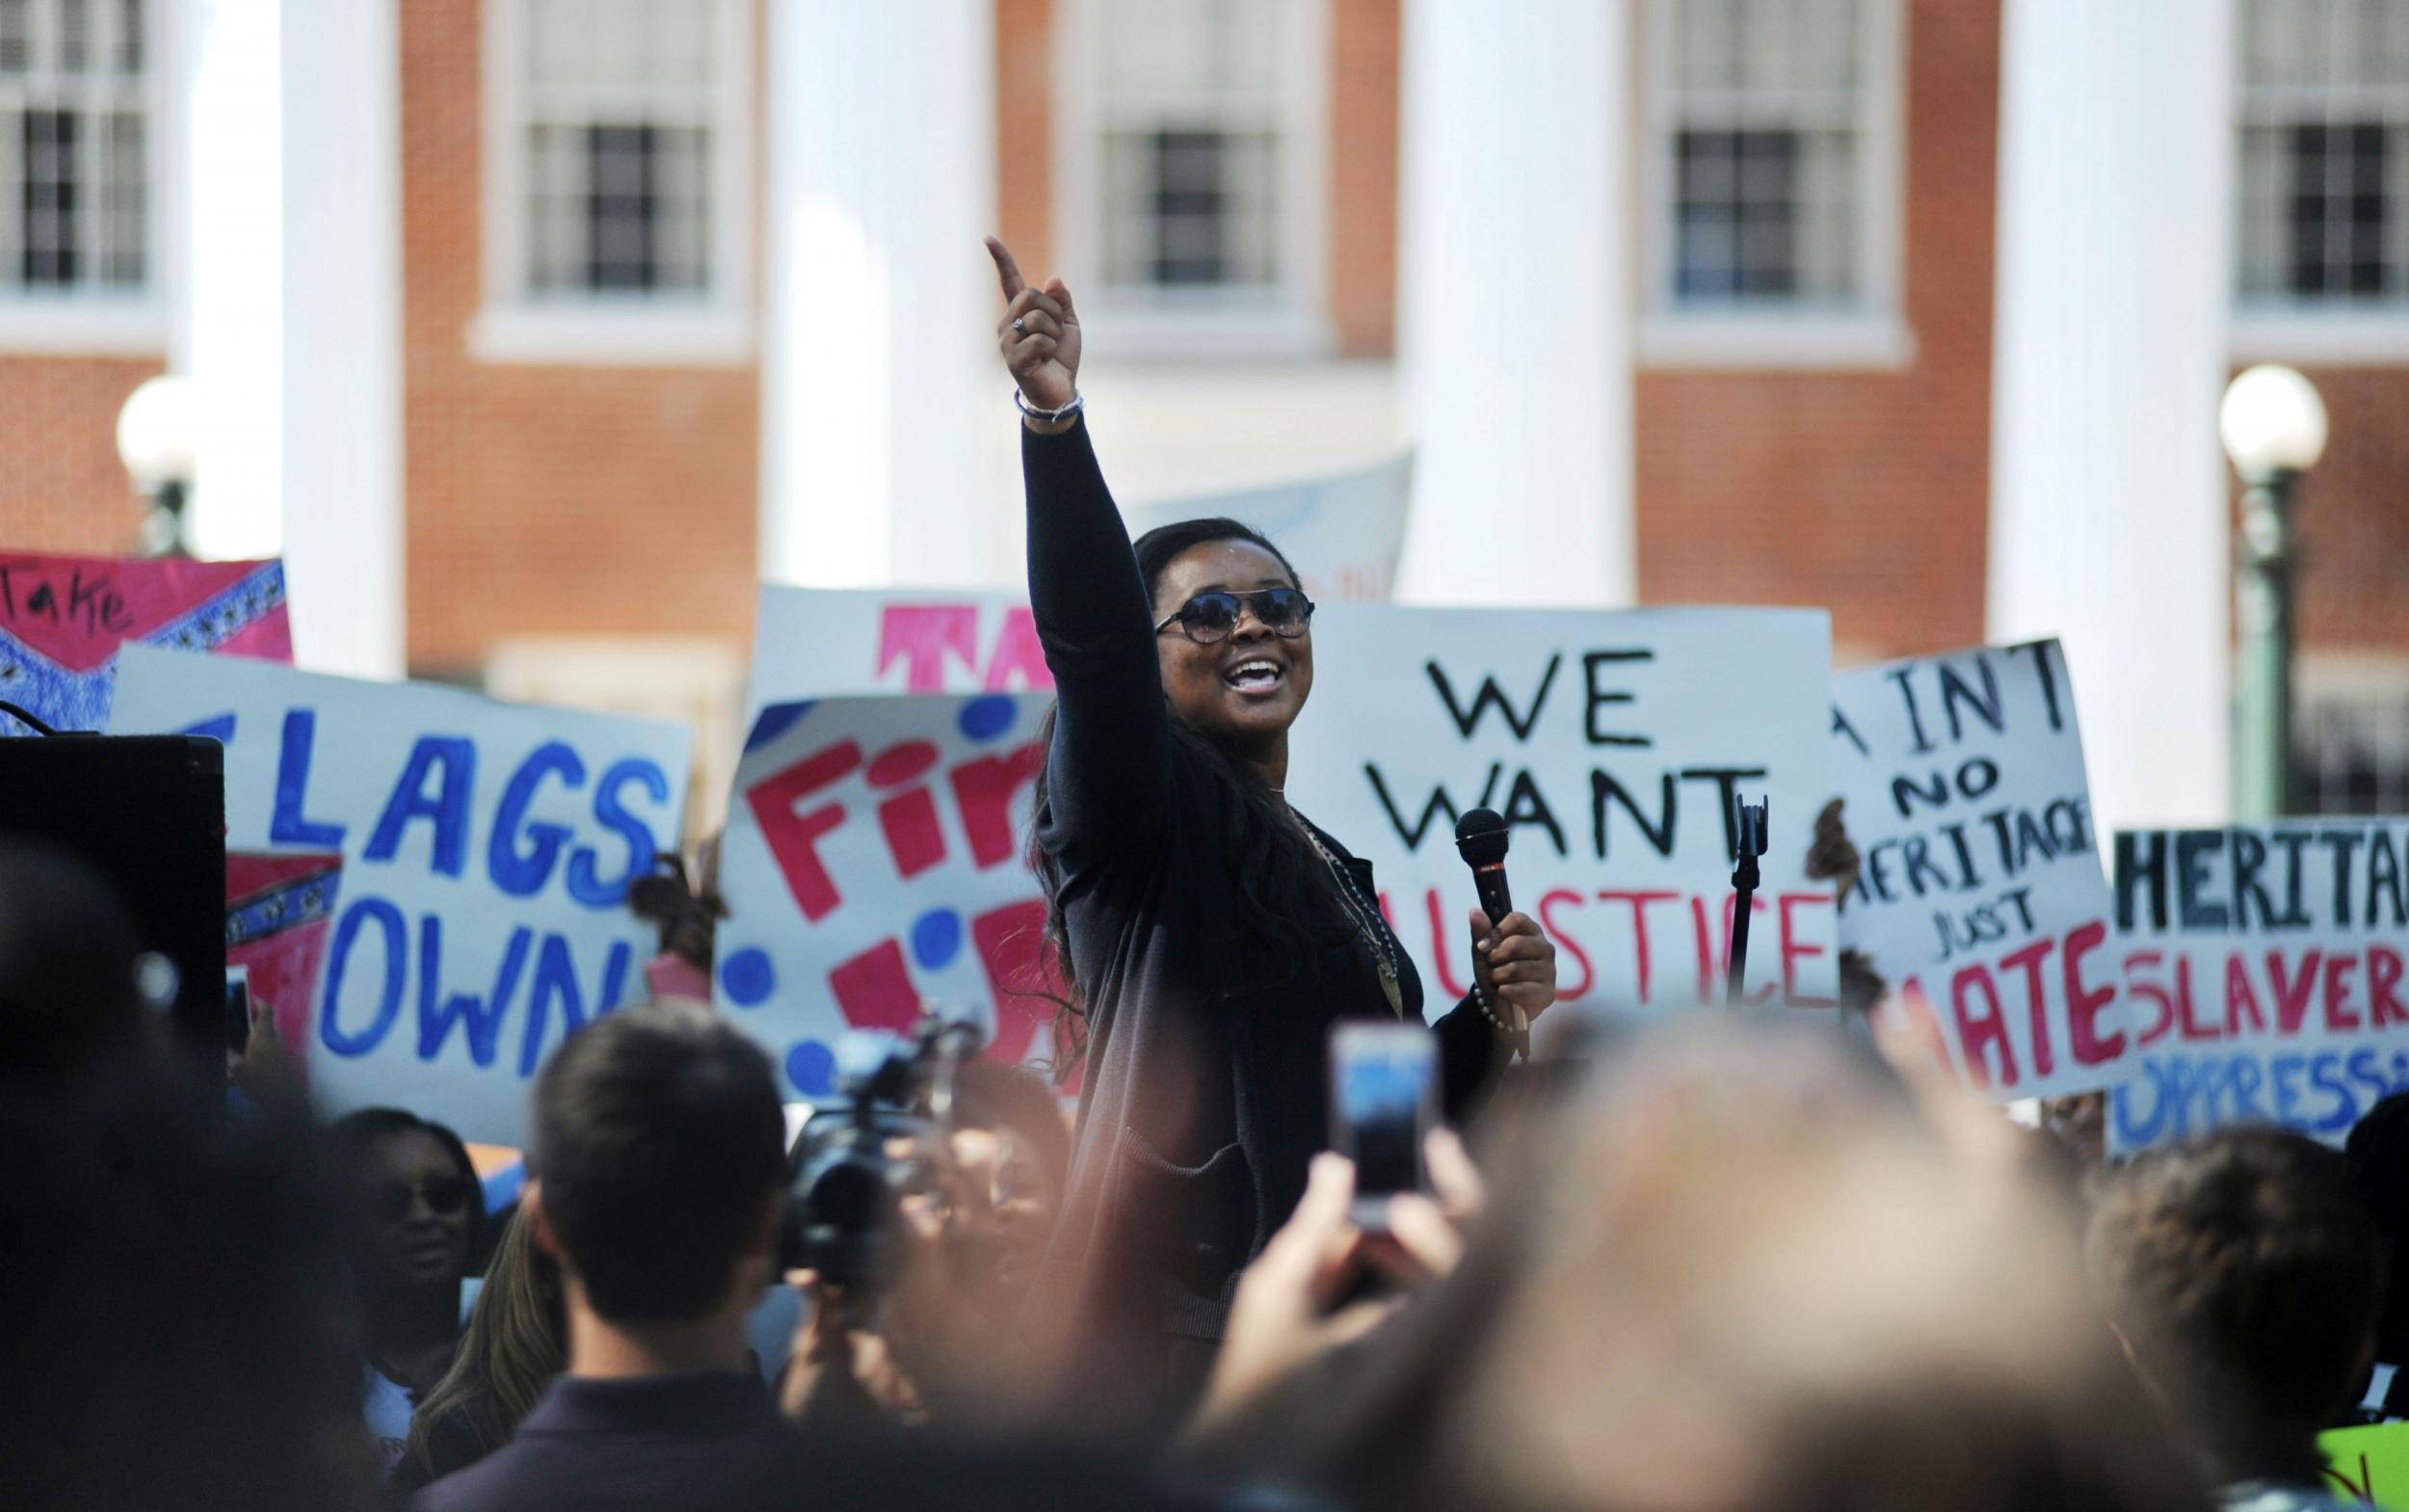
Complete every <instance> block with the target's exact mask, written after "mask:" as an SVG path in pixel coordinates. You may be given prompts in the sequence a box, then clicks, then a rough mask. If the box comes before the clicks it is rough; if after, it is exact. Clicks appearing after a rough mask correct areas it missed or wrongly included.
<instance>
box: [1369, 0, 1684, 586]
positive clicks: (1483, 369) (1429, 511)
mask: <svg viewBox="0 0 2409 1512" xmlns="http://www.w3.org/2000/svg"><path fill="white" fill-rule="evenodd" d="M1630 26H1631V8H1630V6H1629V5H1628V3H1627V0H1516V3H1515V4H1512V5H1469V4H1465V3H1464V0H1406V7H1405V38H1404V53H1405V80H1404V98H1403V118H1404V137H1405V143H1404V171H1403V174H1402V179H1401V185H1400V188H1401V195H1402V201H1403V202H1402V207H1401V215H1400V223H1401V232H1402V235H1401V245H1400V248H1399V257H1400V276H1401V286H1402V292H1401V298H1400V301H1399V305H1400V323H1401V330H1400V332H1399V336H1400V346H1401V352H1402V356H1403V363H1402V366H1403V370H1404V375H1405V388H1406V409H1407V414H1408V416H1409V417H1410V423H1411V429H1412V433H1413V438H1414V441H1415V444H1416V447H1417V449H1418V451H1417V461H1416V472H1415V479H1414V511H1413V516H1412V519H1411V522H1410V523H1409V525H1408V527H1407V536H1406V548H1405V561H1404V564H1403V568H1402V570H1401V573H1400V582H1399V585H1398V593H1399V597H1402V598H1405V599H1407V600H1409V601H1416V602H1423V603H1509V604H1512V603H1554V604H1602V605H1606V604H1628V603H1629V602H1630V601H1631V599H1632V597H1633V593H1634V591H1635V587H1636V571H1635V568H1634V560H1633V559H1634V550H1633V544H1632V527H1631V361H1630V350H1631V285H1630V257H1629V252H1630V236H1629V231H1628V222H1629V216H1630V209H1631V200H1630V197H1629V191H1628V185H1629V179H1630V175H1629V172H1628V166H1629V154H1630V145H1629V141H1628V138H1629V132H1628V120H1629V116H1630V108H1629V97H1628V89H1627V80H1628V78H1629V58H1630Z"/></svg>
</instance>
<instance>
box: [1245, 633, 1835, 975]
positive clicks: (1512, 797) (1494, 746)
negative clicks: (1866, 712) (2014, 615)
mask: <svg viewBox="0 0 2409 1512" xmlns="http://www.w3.org/2000/svg"><path fill="white" fill-rule="evenodd" d="M1830 657H1831V624H1830V621H1829V620H1828V619H1827V618H1826V617H1825V615H1824V614H1823V612H1822V611H1821V610H1807V609H1641V610H1630V611H1625V612H1619V613H1602V612H1580V611H1573V610H1561V611H1557V610H1547V611H1537V610H1447V609H1400V608H1393V607H1387V606H1379V605H1348V606H1345V607H1344V608H1343V609H1333V610H1332V611H1331V612H1329V613H1327V614H1324V615H1321V616H1319V617H1317V618H1316V619H1315V620H1314V622H1313V663H1314V675H1313V676H1314V680H1313V694H1312V701H1311V703H1310V704H1309V705H1308V706H1307V708H1306V711H1305V713H1304V715H1303V716H1302V717H1301V718H1300V719H1299V720H1298V721H1297V725H1296V728H1295V729H1294V731H1293V732H1292V733H1291V735H1290V747H1289V749H1290V756H1289V767H1288V784H1287V795H1288V799H1289V801H1290V802H1291V803H1293V804H1295V805H1296V807H1297V808H1298V809H1299V810H1300V811H1301V812H1303V813H1305V814H1308V815H1310V817H1311V818H1312V820H1313V821H1314V822H1315V823H1316V824H1319V825H1321V826H1322V827H1323V828H1324V829H1326V830H1328V831H1329V832H1330V833H1331V834H1333V835H1335V836H1337V837H1338V838H1339V840H1341V841H1342V842H1343V843H1345V844H1346V845H1347V847H1348V848H1349V849H1351V850H1353V851H1354V852H1355V853H1356V854H1357V855H1359V856H1362V857H1363V858H1364V859H1366V860H1368V861H1370V862H1372V863H1373V865H1374V867H1375V868H1376V870H1377V875H1378V879H1379V882H1380V887H1381V892H1382V899H1383V904H1384V906H1385V907H1386V908H1387V909H1388V911H1389V915H1390V922H1391V924H1392V925H1393V926H1394V927H1395V928H1396V930H1397V934H1398V937H1399V938H1400V939H1401V940H1403V941H1404V942H1405V944H1406V947H1407V948H1408V949H1409V950H1410V951H1411V952H1412V953H1413V955H1414V958H1415V960H1416V964H1417V965H1418V966H1419V967H1420V968H1421V972H1422V981H1423V984H1424V988H1425V991H1426V993H1427V995H1428V996H1429V999H1430V1001H1431V1003H1432V1004H1433V1006H1434V1008H1435V1009H1438V1010H1441V1011H1443V1009H1444V1006H1445V1005H1446V1004H1447V1003H1449V1002H1451V1001H1452V1000H1453V999H1455V998H1456V997H1458V996H1461V995H1463V994H1464V993H1466V992H1467V991H1469V981H1470V978H1469V975H1468V974H1467V972H1468V969H1469V968H1468V962H1467V952H1468V951H1469V943H1470V942H1469V938H1468V934H1467V925H1466V915H1467V913H1468V911H1469V908H1470V906H1471V903H1472V901H1473V893H1472V886H1471V879H1470V877H1469V875H1468V873H1467V872H1466V870H1465V866H1464V862H1463V861H1462V860H1461V858H1459V857H1458V855H1457V854H1456V848H1455V821H1456V817H1457V816H1458V815H1459V814H1461V813H1462V812H1463V811H1464V810H1466V809H1471V808H1474V807H1483V808H1489V809H1496V810H1497V811H1498V812H1499V813H1501V814H1503V815H1504V816H1505V819H1506V822H1507V824H1508V826H1509V827H1510V830H1511V834H1512V837H1513V851H1512V853H1511V855H1510V856H1509V857H1508V858H1507V862H1506V868H1507V873H1508V876H1509V877H1510V879H1511V881H1512V885H1513V889H1514V899H1515V902H1516V905H1517V906H1518V907H1519V908H1521V909H1522V912H1524V913H1526V914H1529V915H1531V916H1532V917H1533V918H1535V919H1537V920H1538V921H1539V923H1540V925H1541V927H1542V928H1544V929H1545V930H1546V931H1547V932H1548V933H1549V936H1550V937H1552V938H1553V939H1554V941H1555V942H1556V946H1557V950H1558V952H1559V957H1558V962H1557V967H1558V983H1559V990H1560V999H1559V1000H1560V1002H1562V1003H1567V1004H1573V1005H1588V1006H1594V1007H1603V1008H1637V1009H1651V1010H1655V1009H1671V1008H1678V1007H1683V1006H1696V1005H1699V1004H1703V1003H1709V1002H1720V1001H1721V1000H1722V996H1723V981H1724V968H1725V963H1726V961H1727V960H1728V958H1729V948H1730V936H1731V927H1730V915H1731V912H1732V909H1733V898H1734V893H1733V889H1732V887H1731V876H1732V847H1733V835H1734V820H1733V803H1734V799H1735V798H1736V797H1739V796H1741V795H1746V797H1747V798H1748V799H1749V800H1750V801H1752V802H1754V801H1757V800H1758V799H1760V798H1762V797H1766V796H1770V798H1771V801H1772V815H1771V817H1772V844H1771V848H1770V850H1769V851H1768V852H1767V854H1766V856H1765V857H1764V860H1763V862H1762V872H1763V882H1762V885H1761V889H1760V891H1759V892H1758V893H1757V894H1756V901H1755V907H1754V909H1753V910H1752V913H1751V918H1752V921H1753V922H1752V925H1751V928H1752V941H1751V944H1750V949H1749V958H1748V977H1747V991H1748V995H1749V998H1750V1000H1751V1001H1752V1002H1768V1001H1773V1000H1775V999H1777V998H1783V999H1787V1000H1789V1001H1792V1002H1796V1003H1800V1004H1805V1005H1817V1006H1829V1005H1830V1004H1831V1003H1832V1002H1833V1001H1834V999H1835V994H1836V991H1837V989H1836V984H1835V954H1834V948H1835V947H1834V938H1833V900H1832V893H1831V889H1830V888H1829V887H1828V886H1826V885H1824V884H1821V883H1817V882H1813V881H1811V880H1810V879H1809V878H1808V876H1807V874H1806V862H1807V850H1808V846H1809V843H1810V841H1811V838H1812V836H1813V821H1814V816H1815V813H1816V811H1817V810H1818V809H1820V808H1822V806H1823V804H1824V801H1825V800H1826V799H1827V798H1828V797H1829V795H1830V793H1831V786H1832V761H1831V755H1830V752H1829V751H1828V750H1827V749H1826V742H1825V740H1824V738H1823V731H1824V730H1825V729H1826V728H1827V727H1828V725H1829V723H1830V719H1831V708H1830V702H1829V697H1828V693H1829V689H1830V687H1831V682H1830V676H1831V674H1830ZM1558 1013H1559V1018H1560V1020H1569V1019H1571V1018H1572V1017H1573V1016H1572V1015H1571V1014H1568V1013H1564V1012H1563V1010H1562V1009H1559V1010H1558Z"/></svg>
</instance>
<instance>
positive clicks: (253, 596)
mask: <svg viewBox="0 0 2409 1512" xmlns="http://www.w3.org/2000/svg"><path fill="white" fill-rule="evenodd" d="M129 643H131V644H137V645H144V646H164V647H172V648H173V649H175V650H193V651H215V652H218V653H220V654H223V655H227V656H257V657H264V658H266V659H267V660H270V661H281V662H289V661H291V660H292V659H293V633H292V628H291V625H290V624H289V623H287V621H286V619H285V614H284V565H283V564H282V563H281V562H274V561H269V562H186V561H136V560H119V559H118V558H115V557H86V556H38V555H27V554H25V553H21V552H13V553H6V554H0V699H4V700H6V701H7V702H9V703H14V704H17V705H18V706H20V707H22V708H23V709H25V710H26V711H27V712H28V713H30V714H32V715H33V716H34V717H35V718H37V719H39V720H40V721H42V722H43V723H44V724H46V725H49V726H51V727H52V728H54V729H104V728H106V726H107V725H108V723H109V690H110V688H111V687H112V686H113V685H114V683H115V680H116V676H117V655H118V648H119V646H123V645H126V644H129ZM30 733H32V731H31V730H30V729H28V728H27V727H26V726H25V725H24V724H23V723H22V722H20V721H18V720H16V719H14V718H13V717H11V716H9V715H7V714H0V735H23V734H30Z"/></svg>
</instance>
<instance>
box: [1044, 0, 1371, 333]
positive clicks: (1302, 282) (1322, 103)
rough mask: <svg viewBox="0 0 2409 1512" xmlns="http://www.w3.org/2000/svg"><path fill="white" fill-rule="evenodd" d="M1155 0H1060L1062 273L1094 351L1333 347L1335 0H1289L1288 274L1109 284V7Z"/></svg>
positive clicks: (1283, 253)
mask: <svg viewBox="0 0 2409 1512" xmlns="http://www.w3.org/2000/svg"><path fill="white" fill-rule="evenodd" d="M1115 3H1119V4H1133V3H1134V4H1143V3H1144V0H1057V4H1056V7H1055V16H1056V19H1055V23H1054V40H1055V48H1054V84H1055V87H1054V94H1053V98H1054V173H1053V179H1054V182H1053V199H1054V228H1055V243H1054V245H1055V248H1056V254H1057V257H1058V259H1059V261H1060V263H1061V268H1062V278H1063V279H1064V281H1065V282H1067V283H1069V284H1070V285H1071V287H1072V292H1073V293H1074V294H1075V295H1076V296H1077V298H1078V300H1079V306H1080V312H1081V314H1082V315H1083V316H1084V317H1085V318H1086V330H1087V332H1088V336H1087V342H1088V346H1087V350H1088V351H1089V352H1091V353H1100V354H1102V355H1104V356H1107V357H1114V356H1133V357H1157V356H1178V357H1216V356H1227V357H1249V358H1260V357H1278V358H1314V357H1326V356H1331V355H1334V354H1335V353H1336V352H1337V346H1338V343H1337V332H1336V331H1335V330H1334V329H1333V327H1332V325H1331V323H1330V298H1329V290H1330V269H1329V260H1330V235H1329V219H1330V6H1329V0H1282V4H1281V7H1280V15H1281V18H1282V21H1283V23H1284V26H1285V27H1286V34H1285V35H1284V37H1283V38H1282V40H1281V55H1282V56H1283V57H1284V58H1286V59H1288V60H1289V66H1290V69H1291V72H1290V74H1289V76H1288V78H1287V79H1286V80H1285V81H1284V85H1285V88H1284V89H1283V91H1282V94H1281V106H1280V120H1279V128H1278V129H1279V131H1280V134H1281V148H1280V150H1281V173H1280V188H1279V194H1280V205H1279V211H1278V214H1277V215H1276V217H1275V223H1276V225H1277V226H1278V236H1279V242H1278V256H1279V259H1280V263H1281V266H1282V267H1283V268H1284V270H1285V271H1286V273H1287V277H1286V278H1285V279H1284V280H1283V281H1282V282H1280V283H1279V284H1277V285H1275V286H1274V287H1273V289H1272V290H1271V295H1270V298H1269V299H1264V298H1261V297H1258V296H1257V294H1256V293H1255V292H1254V291H1252V290H1229V291H1213V290H1193V291H1191V290H1181V291H1178V295H1177V296H1176V297H1175V296H1169V295H1167V294H1166V293H1165V291H1161V290H1154V289H1148V288H1144V287H1132V286H1128V285H1121V286H1114V285H1109V284H1107V283H1105V282H1104V280H1103V249H1104V154H1103V134H1104V126H1105V120H1104V105H1103V94H1104V92H1103V89H1102V87H1101V86H1102V81H1101V77H1100V74H1101V70H1102V67H1103V59H1102V56H1101V47H1100V45H1099V39H1100V38H1101V37H1102V35H1103V24H1104V17H1103V14H1102V13H1103V10H1104V7H1105V6H1107V5H1110V4H1115Z"/></svg>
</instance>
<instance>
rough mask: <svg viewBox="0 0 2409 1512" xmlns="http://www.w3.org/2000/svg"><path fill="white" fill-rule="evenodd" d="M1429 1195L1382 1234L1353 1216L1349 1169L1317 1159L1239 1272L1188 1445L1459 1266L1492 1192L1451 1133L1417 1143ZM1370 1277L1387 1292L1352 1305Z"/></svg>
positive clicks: (1393, 1213) (1391, 1215)
mask: <svg viewBox="0 0 2409 1512" xmlns="http://www.w3.org/2000/svg"><path fill="white" fill-rule="evenodd" d="M1423 1148H1424V1163H1425V1166H1426V1168H1427V1170H1428V1171H1429V1174H1430V1182H1431V1188H1432V1195H1430V1196H1424V1195H1422V1194H1420V1193H1415V1192H1406V1193H1400V1194H1398V1195H1397V1196H1394V1197H1391V1198H1390V1199H1389V1205H1388V1215H1387V1227H1386V1230H1385V1232H1374V1231H1371V1230H1367V1229H1364V1228H1363V1227H1362V1226H1360V1225H1358V1224H1357V1223H1356V1222H1354V1221H1353V1219H1352V1218H1351V1217H1350V1216H1349V1212H1350V1208H1351V1207H1352V1206H1353V1204H1354V1200H1355V1166H1354V1163H1353V1162H1351V1161H1349V1160H1348V1159H1346V1158H1345V1157H1344V1156H1342V1155H1337V1154H1320V1155H1316V1156H1315V1157H1314V1158H1313V1165H1312V1169H1311V1170H1310V1173H1309V1174H1308V1177H1307V1180H1306V1188H1305V1198H1304V1200H1303V1201H1302V1202H1300V1203H1298V1204H1297V1208H1296V1211H1295V1212H1294V1213H1293V1214H1292V1215H1291V1216H1290V1217H1289V1219H1288V1221H1287V1223H1286V1224H1285V1225H1284V1227H1283V1228H1282V1229H1281V1230H1280V1232H1279V1233H1276V1234H1274V1235H1272V1238H1271V1242H1270V1243H1269V1244H1268V1245H1266V1246H1265V1247H1264V1249H1263V1253H1262V1254H1261V1255H1260V1256H1258V1257H1257V1259H1256V1260H1255V1262H1254V1263H1253V1264H1251V1265H1249V1266H1248V1267H1247V1268H1246V1273H1245V1275H1244V1276H1243V1277H1242V1278H1241V1279H1240V1281H1239V1283H1238V1292H1237V1297H1236V1299H1235V1301H1234V1302H1233V1303H1232V1304H1231V1310H1230V1326H1229V1330H1228V1332H1227V1333H1225V1334H1224V1335H1223V1337H1222V1343H1221V1352H1220V1354H1219V1355H1218V1356H1217V1357H1216V1358H1215V1360H1214V1364H1213V1373H1212V1378H1211V1380H1210V1382H1209V1383H1208V1385H1207V1386H1206V1388H1205V1393H1204V1401H1203V1402H1202V1403H1201V1404H1200V1405H1199V1406H1198V1408H1197V1411H1196V1415H1195V1417H1194V1419H1192V1421H1191V1425H1190V1433H1191V1435H1192V1436H1195V1435H1202V1434H1205V1433H1209V1432H1211V1431H1212V1430H1214V1429H1215V1428H1217V1427H1219V1426H1221V1425H1222V1424H1223V1423H1225V1422H1227V1421H1228V1420H1229V1419H1231V1418H1232V1417H1233V1416H1235V1415H1236V1414H1237V1413H1239V1412H1241V1411H1243V1410H1244V1409H1245V1408H1246V1407H1247V1406H1249V1405H1250V1404H1251V1403H1253V1402H1255V1401H1256V1400H1257V1399H1258V1398H1259V1397H1261V1395H1262V1394H1263V1393H1265V1392H1267V1391H1269V1390H1270V1389H1271V1388H1273V1387H1274V1386H1277V1385H1278V1384H1280V1383H1281V1382H1282V1381H1284V1380H1287V1379H1288V1378H1290V1377H1291V1376H1293V1375H1295V1374H1296V1373H1297V1372H1298V1371H1299V1370H1301V1369H1303V1368H1305V1367H1306V1366H1309V1365H1310V1364H1311V1363H1312V1362H1314V1361H1316V1360H1318V1359H1320V1358H1322V1357H1323V1356H1325V1355H1327V1354H1329V1353H1330V1352H1331V1351H1333V1350H1335V1349H1337V1348H1340V1347H1342V1346H1343V1345H1346V1344H1348V1343H1351V1342H1353V1341H1355V1340H1359V1339H1362V1338H1363V1337H1364V1336H1365V1335H1367V1334H1369V1333H1371V1332H1372V1330H1373V1329H1375V1328H1377V1327H1379V1326H1380V1325H1381V1324H1382V1323H1383V1322H1385V1321H1387V1320H1388V1319H1389V1318H1390V1316H1392V1315H1393V1314H1394V1313H1396V1312H1397V1311H1398V1310H1399V1309H1400V1308H1401V1307H1402V1306H1403V1305H1404V1304H1405V1302H1406V1301H1407V1299H1408V1298H1409V1297H1410V1296H1411V1294H1412V1291H1413V1290H1414V1289H1415V1288H1418V1287H1422V1286H1425V1285H1427V1284H1429V1283H1431V1282H1434V1281H1438V1280H1441V1279H1443V1278H1444V1277H1446V1276H1447V1275H1448V1274H1450V1273H1451V1272H1452V1271H1454V1269H1455V1267H1456V1264H1457V1262H1458V1261H1460V1260H1462V1259H1463V1258H1464V1233H1465V1227H1466V1226H1467V1225H1468V1224H1469V1223H1471V1222H1472V1221H1473V1220H1474V1219H1475V1218H1477V1217H1478V1215H1479V1213H1480V1211H1481V1209H1482V1208H1483V1207H1485V1206H1486V1205H1487V1202H1488V1189H1487V1186H1486V1185H1485V1183H1483V1181H1482V1180H1481V1178H1480V1173H1479V1171H1478V1170H1477V1169H1475V1168H1474V1166H1473V1164H1472V1159H1471V1156H1470V1155H1469V1154H1468V1153H1466V1151H1465V1149H1464V1143H1463V1141H1462V1140H1460V1139H1458V1138H1457V1137H1456V1135H1455V1133H1454V1132H1453V1131H1452V1130H1450V1129H1445V1128H1438V1129H1433V1130H1432V1131H1431V1133H1430V1136H1429V1138H1428V1139H1427V1140H1426V1141H1425V1142H1424V1147H1423ZM1368 1279H1377V1280H1379V1281H1382V1282H1385V1283H1387V1286H1386V1287H1382V1288H1379V1289H1378V1290H1377V1292H1376V1294H1374V1295H1371V1296H1367V1297H1362V1298H1357V1297H1355V1296H1354V1295H1353V1294H1354V1293H1355V1292H1357V1291H1358V1290H1360V1289H1362V1288H1363V1284H1364V1283H1365V1282H1366V1281H1367V1280H1368Z"/></svg>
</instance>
